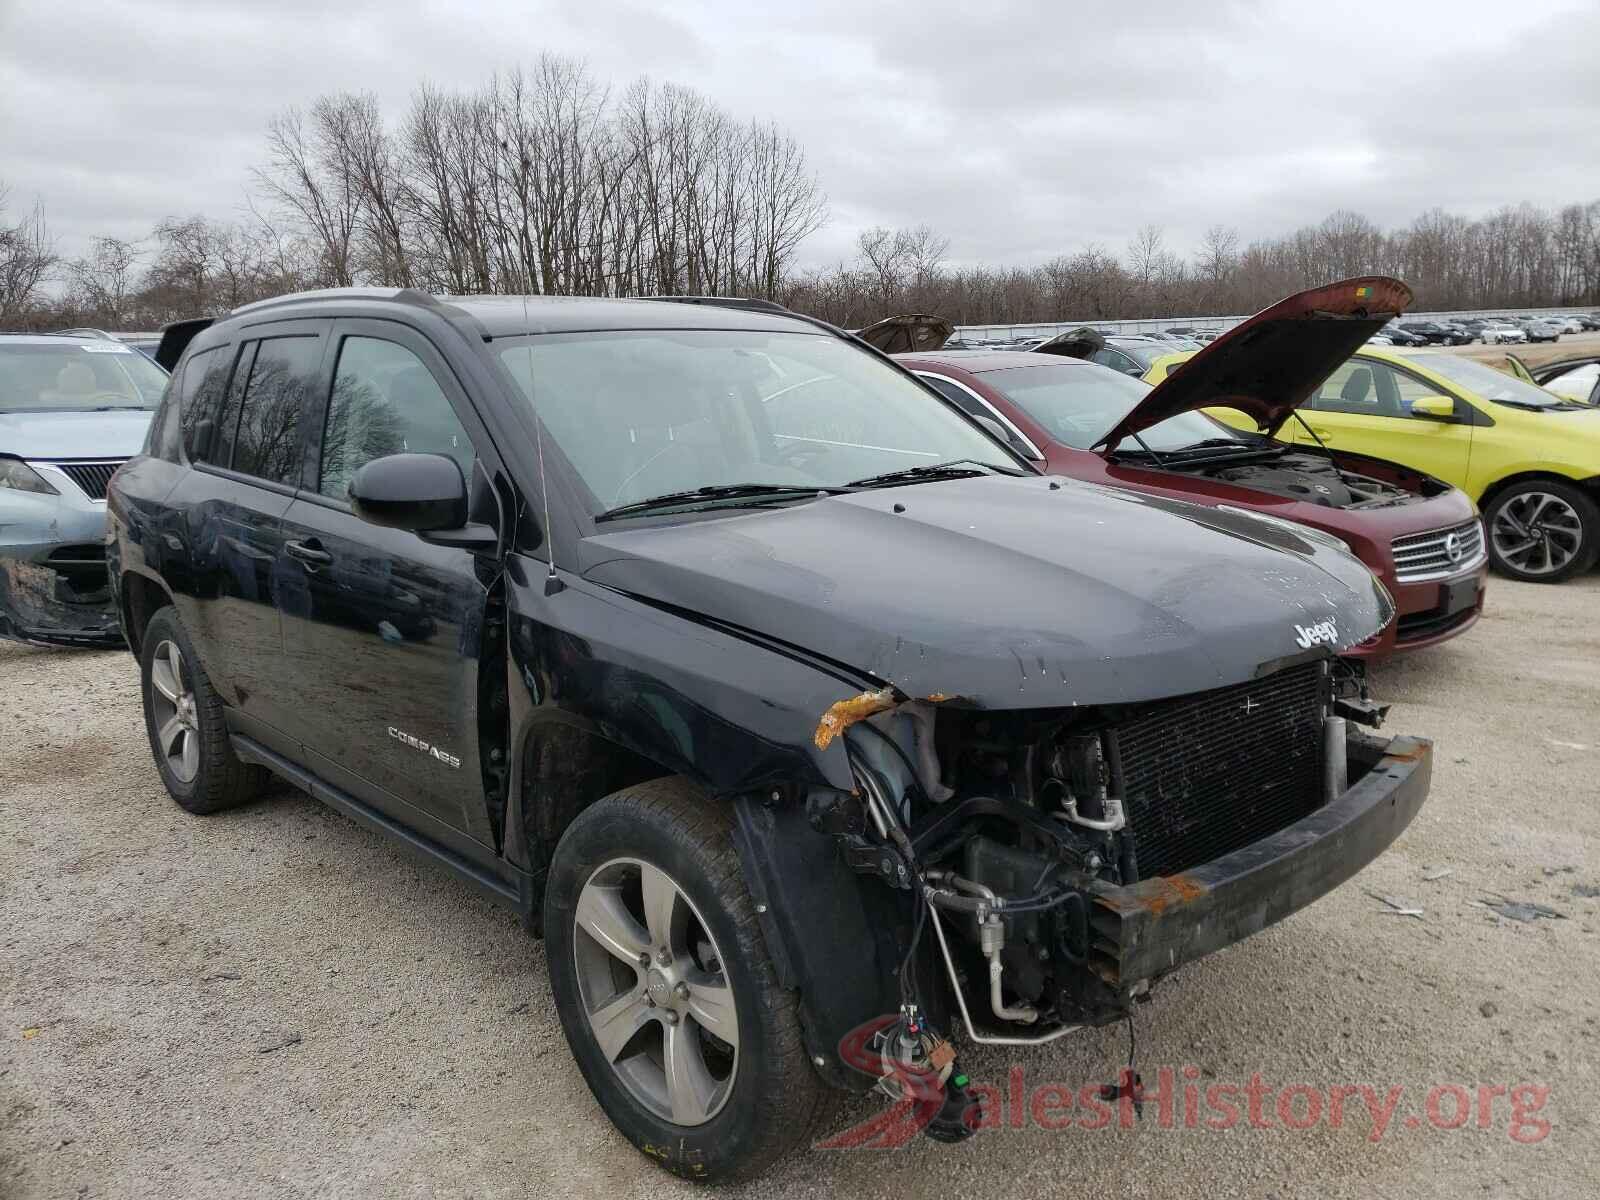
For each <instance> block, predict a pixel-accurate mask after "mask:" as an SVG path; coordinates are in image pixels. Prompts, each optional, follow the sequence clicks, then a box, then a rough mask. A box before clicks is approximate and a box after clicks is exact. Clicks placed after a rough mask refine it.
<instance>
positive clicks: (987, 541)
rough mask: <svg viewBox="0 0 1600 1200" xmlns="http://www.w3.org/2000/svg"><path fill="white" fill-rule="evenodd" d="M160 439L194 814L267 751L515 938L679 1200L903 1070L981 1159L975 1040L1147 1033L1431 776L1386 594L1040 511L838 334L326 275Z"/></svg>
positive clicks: (1247, 532) (1263, 535)
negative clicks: (1381, 692) (1183, 988)
mask: <svg viewBox="0 0 1600 1200" xmlns="http://www.w3.org/2000/svg"><path fill="white" fill-rule="evenodd" d="M163 357H167V348H165V347H164V349H163ZM1011 357H1012V358H1013V359H1015V358H1018V357H1020V356H1017V355H1012V356H1011ZM1078 369H1080V370H1089V369H1090V368H1078ZM1130 382H1131V381H1130ZM153 428H154V432H153V434H152V437H151V443H150V448H149V452H148V453H147V454H144V455H141V456H139V457H137V458H135V459H134V460H133V461H131V462H130V463H128V464H127V465H126V466H124V467H123V468H122V469H121V470H120V471H118V473H117V475H116V477H115V480H114V481H113V484H112V491H111V502H110V511H111V521H112V533H113V540H112V542H111V550H110V560H109V561H110V564H111V570H112V577H113V579H114V580H115V581H116V593H117V599H118V604H119V611H120V612H121V614H122V619H123V621H124V625H125V628H126V632H127V636H128V640H129V644H130V646H131V647H132V649H133V651H134V653H135V655H136V656H137V662H138V666H139V678H140V688H141V694H142V696H143V701H144V706H145V714H146V728H147V732H148V734H149V741H150V745H151V750H152V753H153V756H154V759H155V764H156V770H157V771H158V773H159V775H160V778H161V779H162V781H163V782H164V784H165V785H166V787H167V790H168V791H169V792H170V794H171V795H172V797H173V799H174V800H175V801H176V802H177V803H178V804H179V805H180V806H181V807H183V808H185V809H187V810H189V811H191V812H197V813H205V812H214V811H216V810H219V809H223V808H227V807H230V806H232V805H236V804H239V803H241V802H243V801H245V800H247V799H249V798H250V797H252V796H254V795H255V794H256V792H257V790H258V788H259V787H260V785H261V783H262V779H263V774H264V770H269V771H272V772H275V773H277V774H278V775H280V776H282V777H283V778H284V779H287V780H290V781H292V782H293V783H295V784H296V785H298V786H300V787H302V788H304V789H306V790H307V791H309V792H310V793H311V794H312V795H314V796H315V797H317V798H318V799H320V800H322V801H323V802H325V803H327V804H329V805H332V806H333V807H335V808H336V809H338V810H340V811H342V812H344V813H347V814H349V815H350V816H352V817H354V818H355V819H357V820H360V821H363V822H365V823H367V824H369V825H370V826H372V827H373V828H375V829H377V830H378V831H380V832H383V833H385V834H387V835H389V836H392V837H395V838H396V839H397V840H398V841H399V842H400V843H401V844H404V845H406V846H407V847H409V848H410V849H412V850H413V851H416V852H417V853H419V854H421V855H423V856H424V857H426V858H428V859H430V860H432V861H433V862H435V863H437V864H439V865H441V866H443V867H445V868H446V869H448V870H452V871H454V872H456V873H457V874H458V875H459V876H461V877H462V878H463V879H465V880H467V881H468V882H469V883H471V884H472V885H473V886H475V887H476V888H478V889H479V890H480V891H482V892H483V893H484V894H486V895H487V896H489V897H490V898H492V899H494V900H496V901H499V902H501V903H503V904H505V905H506V906H508V907H509V908H511V909H512V910H514V911H515V912H517V913H519V914H520V915H521V916H522V918H523V919H524V920H525V921H526V922H527V924H528V925H529V926H530V927H531V928H532V929H533V930H535V931H536V932H538V931H542V935H543V936H544V938H545V939H546V941H547V947H546V953H545V961H546V963H547V964H548V969H549V972H550V983H551V991H552V994H553V1000H554V1005H555V1007H556V1009H557V1011H558V1013H559V1015H560V1019H561V1022H562V1026H563V1028H564V1030H565V1032H566V1035H567V1038H568V1040H569V1042H570V1044H571V1046H572V1049H573V1053H574V1056H575V1058H576V1059H577V1063H578V1067H579V1070H580V1071H581V1072H582V1074H583V1076H584V1078H585V1079H586V1080H587V1082H588V1084H589V1086H590V1087H591V1089H592V1090H593V1092H594V1094H595V1097H596V1099H597V1100H598V1102H599V1104H600V1106H601V1108H602V1109H603V1110H604V1111H605V1112H606V1113H607V1114H608V1115H609V1116H610V1117H611V1119H612V1120H613V1121H615V1123H616V1124H617V1126H618V1128H619V1129H620V1130H621V1131H622V1132H623V1133H624V1135H625V1136H627V1137H628V1138H629V1139H630V1140H632V1141H633V1142H634V1143H635V1144H637V1145H638V1146H640V1147H641V1148H642V1149H643V1150H644V1151H645V1152H646V1153H647V1154H648V1155H649V1156H650V1158H651V1160H652V1161H654V1162H656V1163H658V1164H659V1165H661V1166H663V1167H665V1168H667V1169H669V1170H671V1171H674V1172H676V1173H678V1174H680V1175H682V1176H685V1177H687V1178H690V1179H695V1180H714V1179H727V1178H731V1177H737V1176H740V1175H749V1174H752V1173H754V1172H756V1171H759V1170H760V1169H762V1168H763V1167H764V1166H766V1165H767V1164H769V1163H770V1162H772V1161H773V1160H774V1159H775V1158H777V1157H778V1156H779V1155H780V1154H782V1153H784V1152H786V1151H787V1150H789V1149H791V1148H794V1147H798V1146H801V1145H803V1144H804V1143H805V1141H806V1139H807V1137H808V1134H809V1133H810V1131H811V1129H812V1128H813V1126H814V1122H815V1119H816V1117H817V1115H818V1113H819V1111H820V1110H821V1109H822V1107H823V1102H824V1100H825V1097H826V1094H827V1093H828V1090H829V1085H833V1086H836V1087H842V1088H855V1089H858V1090H861V1091H866V1090H868V1089H870V1088H872V1087H873V1086H875V1085H876V1084H877V1083H878V1082H879V1080H880V1078H881V1072H880V1071H877V1070H871V1069H858V1068H870V1065H871V1064H872V1063H875V1062H883V1061H885V1056H887V1058H888V1059H889V1060H891V1061H894V1062H898V1063H900V1064H901V1066H903V1067H904V1069H905V1070H906V1071H912V1070H914V1071H917V1072H920V1073H921V1074H922V1076H923V1078H925V1079H927V1080H929V1081H931V1087H932V1088H933V1092H934V1096H935V1098H937V1097H939V1096H940V1094H941V1092H942V1097H943V1099H942V1102H941V1103H940V1107H939V1112H938V1113H937V1114H935V1115H934V1119H933V1120H932V1122H931V1123H930V1124H929V1126H928V1128H929V1131H930V1132H931V1133H932V1134H934V1135H935V1136H938V1137H941V1138H946V1139H953V1138H956V1137H960V1136H962V1135H964V1134H965V1133H969V1132H971V1131H972V1130H971V1126H970V1124H969V1123H968V1120H967V1118H969V1117H970V1116H971V1115H972V1114H973V1112H974V1104H975V1103H976V1101H975V1100H974V1098H973V1097H972V1096H971V1095H970V1093H968V1092H967V1090H966V1088H965V1080H964V1077H963V1076H961V1074H960V1073H959V1071H958V1070H956V1069H955V1063H954V1061H953V1052H952V1049H951V1046H950V1045H949V1044H948V1043H947V1042H946V1041H945V1037H946V1034H947V1033H948V1034H954V1033H955V1024H956V1022H957V1019H958V1018H957V1014H959V1021H960V1025H961V1027H962V1028H965V1029H966V1030H967V1033H968V1035H969V1036H977V1034H976V1027H975V1023H974V1021H973V1019H972V1017H971V1014H972V1013H973V1012H978V1013H981V1014H983V1015H982V1016H981V1018H979V1019H980V1020H981V1021H982V1022H983V1024H984V1025H985V1026H987V1027H988V1028H991V1029H999V1030H1004V1031H1005V1033H1006V1035H1007V1036H1011V1037H1015V1038H1019V1039H1021V1040H1024V1041H1033V1042H1045V1041H1049V1040H1052V1039H1054V1038H1056V1037H1059V1036H1063V1035H1065V1034H1067V1033H1069V1032H1070V1031H1071V1030H1072V1029H1074V1028H1075V1027H1077V1026H1080V1025H1083V1024H1097V1023H1104V1022H1109V1021H1116V1020H1120V1019H1123V1018H1125V1017H1126V1016H1127V1014H1128V1013H1129V1011H1130V1009H1131V1007H1132V1005H1133V1004H1134V1003H1135V1001H1136V999H1137V998H1138V997H1141V996H1144V995H1146V994H1147V993H1148V990H1149V988H1150V986H1151V985H1152V984H1153V983H1154V982H1156V981H1158V980H1159V979H1160V978H1161V977H1163V976H1165V975H1166V974H1168V973H1169V972H1171V971H1172V970H1174V969H1176V968H1178V967H1181V966H1183V965H1184V964H1185V963H1188V962H1192V961H1194V960H1196V959H1198V958H1200V957H1202V956H1204V955H1206V954H1208V953H1210V952H1211V951H1213V950H1216V949H1219V948H1221V947H1223V946H1225V945H1228V944H1230V943H1232V942H1235V941H1238V940H1239V939H1241V938H1243V937H1245V936H1247V935H1249V934H1250V933H1253V932H1255V931H1257V930H1259V929H1261V928H1263V927H1264V926H1267V925H1270V924H1272V923H1274V922H1275V921H1277V920H1278V919H1280V918H1282V917H1283V916H1285V915H1287V914H1288V913H1290V912H1292V911H1294V910H1296V909H1298V908H1300V907H1301V906H1303V905H1305V904H1308V903H1310V902H1311V901H1312V900H1314V899H1315V898H1316V897H1318V896H1319V895H1321V894H1323V893H1325V892H1327V891H1328V890H1330V889H1331V888H1333V887H1335V886H1337V884H1338V883H1340V882H1341V881H1343V880H1345V879H1347V878H1348V877H1349V876H1350V875H1351V874H1352V873H1354V872H1355V871H1356V870H1358V869H1359V868H1360V867H1361V866H1362V865H1363V864H1365V863H1366V862H1367V861H1369V860H1370V859H1371V858H1372V857H1374V856H1375V855H1376V854H1378V853H1380V852H1381V851H1382V850H1383V848H1384V847H1386V846H1387V845H1388V844H1389V843H1390V842H1391V841H1392V840H1393V839H1394V838H1395V837H1396V836H1398V835H1399V834H1400V833H1401V831H1403V830H1404V829H1405V828H1406V826H1407V825H1408V824H1409V822H1410V821H1411V819H1412V818H1413V816H1414V815H1415V814H1416V812H1417V810H1418V808H1419V806H1420V805H1421V803H1422V801H1423V798H1424V796H1425V794H1426V792H1427V788H1428V780H1429V773H1430V763H1431V747H1430V746H1429V744H1428V743H1427V742H1425V741H1421V740H1417V739H1412V738H1404V737H1401V738H1395V739H1393V740H1381V739H1378V738H1375V737H1372V736H1370V735H1367V734H1365V733H1362V732H1358V731H1354V730H1353V727H1351V726H1348V725H1347V724H1346V723H1347V722H1348V721H1352V720H1356V721H1365V722H1367V723H1369V724H1370V723H1372V722H1373V721H1374V720H1375V719H1376V718H1377V716H1378V713H1377V711H1376V710H1375V708H1374V706H1373V705H1372V704H1371V703H1370V702H1369V701H1367V700H1365V699H1364V698H1363V697H1362V696H1361V694H1360V688H1359V684H1358V682H1357V680H1356V677H1355V674H1354V673H1353V672H1352V671H1351V670H1350V669H1349V668H1347V666H1346V665H1345V664H1344V663H1343V661H1342V659H1341V658H1340V657H1339V656H1340V655H1343V654H1344V653H1346V652H1348V651H1350V650H1351V649H1353V648H1354V647H1356V646H1359V645H1360V644H1362V643H1364V642H1367V641H1368V640H1370V639H1372V638H1374V637H1377V636H1380V635H1381V633H1382V631H1383V630H1384V628H1385V627H1386V626H1387V625H1388V623H1389V622H1390V620H1391V619H1392V616H1393V606H1392V604H1391V602H1390V600H1389V597H1388V596H1387V595H1386V594H1385V592H1384V590H1383V588H1382V587H1381V586H1380V585H1379V584H1378V583H1377V582H1376V581H1375V580H1374V579H1373V577H1372V576H1371V574H1370V573H1369V572H1368V571H1367V569H1366V568H1365V567H1364V566H1362V565H1361V563H1360V562H1359V561H1358V560H1357V559H1356V558H1354V557H1353V556H1351V555H1350V554H1348V553H1347V552H1346V551H1345V550H1344V549H1343V548H1342V547H1340V546H1339V545H1338V544H1337V543H1336V542H1335V541H1334V540H1333V539H1331V538H1327V537H1325V536H1323V535H1321V534H1319V533H1316V532H1315V531H1313V530H1310V529H1306V528H1303V527H1299V526H1293V525H1289V524H1286V523H1282V522H1275V521H1270V520H1266V519H1263V518H1260V517H1257V516H1254V515H1252V514H1250V513H1247V512H1243V511H1238V510H1232V509H1224V508H1211V507H1203V506H1198V505H1194V504H1189V503H1183V502H1179V501H1168V500H1164V499H1162V498H1160V497H1156V496H1151V495H1144V496H1134V495H1132V494H1130V493H1127V492H1119V491H1116V490H1113V489H1107V488H1100V487H1094V486H1090V485H1084V484H1079V483H1077V482H1075V481H1071V480H1062V479H1054V478H1043V477H1041V476H1039V475H1037V474H1035V473H1034V472H1033V471H1031V470H1030V469H1028V466H1027V464H1026V463H1025V462H1023V461H1022V460H1021V459H1019V458H1017V457H1015V456H1014V455H1013V454H1012V453H1011V452H1010V451H1009V450H1008V449H1007V448H1006V447H1005V446H1004V445H1003V444H1001V443H1000V442H999V441H996V440H994V439H993V438H992V437H991V436H990V434H989V433H988V432H987V427H986V426H984V425H983V424H982V423H981V422H978V421H976V420H974V419H972V418H971V417H969V416H967V415H966V414H965V413H964V412H963V411H962V410H961V409H960V408H959V407H957V406H955V405H953V404H950V403H947V402H946V401H944V400H943V399H941V398H940V397H939V395H938V394H937V393H936V392H934V391H933V390H931V389H929V388H927V387H926V386H924V385H922V384H920V383H918V382H917V381H916V379H915V378H914V377H913V376H911V375H910V374H909V373H908V372H906V371H904V370H902V369H901V368H899V367H897V366H896V365H895V364H894V362H893V361H892V360H890V359H888V358H886V357H884V356H883V355H881V354H879V353H878V352H876V351H874V350H872V349H870V348H868V347H866V346H863V345H862V344H861V343H860V342H858V341H855V340H854V339H852V338H850V337H848V336H846V335H842V334H841V333H840V332H839V331H837V330H835V329H833V328H831V327H829V326H826V325H824V324H822V323H820V322H815V321H810V320H806V319H802V318H798V317H793V316H789V315H785V314H783V313H782V312H781V311H767V312H764V311H756V310H752V309H749V308H745V309H726V310H724V309H717V308H714V307H711V306H707V305H680V304H671V303H652V302H647V301H602V300H582V299H551V298H543V297H536V298H528V299H526V300H524V299H522V298H517V297H503V296H496V297H489V298H476V299H473V298H452V299H450V300H447V301H446V300H438V299H434V298H431V297H424V296H422V295H420V294H419V293H416V292H413V291H387V292H377V291H371V290H365V289H363V290H360V291H332V292H320V293H310V294H307V295H303V296H297V297H287V298H284V299H281V300H275V301H268V302H264V303H261V304H256V305H250V306H247V307H245V308H242V309H239V310H237V311H235V312H234V313H233V314H232V315H231V316H229V317H228V318H226V319H224V320H221V321H219V322H217V323H216V324H214V325H210V326H209V327H208V328H204V329H203V330H201V331H200V332H198V333H197V334H195V335H194V337H193V340H192V342H191V343H190V344H189V346H188V348H187V350H186V352H185V354H184V357H183V359H182V361H181V363H180V364H179V366H178V368H177V373H176V376H175V382H174V385H173V387H172V388H171V390H170V391H169V393H168V397H167V401H166V403H165V404H164V405H163V406H162V408H161V410H160V412H159V413H158V415H157V417H156V421H155V425H154V427H153ZM235 429H236V430H237V433H236V434H234V435H233V436H230V432H231V431H233V430H235ZM936 577H938V578H940V579H942V582H941V583H940V585H939V586H928V585H927V581H929V580H930V579H934V578H936ZM396 613H400V614H403V615H404V616H405V617H406V619H407V620H410V621H412V622H413V626H412V627H413V629H414V630H415V632H412V633H407V632H405V630H403V629H396V628H395V625H397V624H398V622H397V621H395V620H394V616H393V614H396ZM419 614H426V615H427V616H428V617H429V618H430V620H429V621H428V622H427V623H426V624H423V623H421V622H420V621H418V620H417V617H418V616H419ZM372 883H373V884H374V886H375V887H376V888H378V891H375V892H374V896H377V895H379V894H381V887H379V885H381V880H377V879H374V880H373V881H372ZM253 902H254V903H256V904H258V905H259V904H260V903H268V904H270V903H271V901H270V897H269V898H267V899H265V900H263V899H262V898H260V897H256V898H254V900H253ZM1091 922H1092V924H1091ZM376 952H380V953H381V948H380V949H379V950H378V951H376ZM523 965H524V964H523V963H522V960H521V959H520V958H519V959H518V960H517V961H516V962H515V963H513V964H505V965H504V966H503V967H502V968H499V969H516V970H521V969H523ZM412 967H413V964H411V963H409V962H408V963H406V964H405V968H406V969H408V970H409V969H411V968H412ZM486 969H489V970H495V969H497V967H496V965H495V964H486ZM1222 969H1224V970H1226V969H1227V968H1226V966H1225V965H1224V966H1223V968H1222ZM441 1053H443V1052H441ZM934 1063H937V1064H938V1065H937V1066H933V1065H932V1064H934ZM1118 1065H1119V1066H1120V1063H1119V1064H1118ZM944 1068H950V1072H951V1073H947V1074H944V1075H941V1074H940V1071H941V1070H942V1069H944ZM525 1099H526V1101H527V1104H526V1105H524V1107H525V1108H526V1109H527V1111H529V1112H533V1111H534V1109H535V1108H536V1107H537V1100H538V1098H537V1097H526V1098H525ZM529 1106H531V1107H529Z"/></svg>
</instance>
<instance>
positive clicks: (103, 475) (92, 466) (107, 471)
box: [52, 458, 128, 500]
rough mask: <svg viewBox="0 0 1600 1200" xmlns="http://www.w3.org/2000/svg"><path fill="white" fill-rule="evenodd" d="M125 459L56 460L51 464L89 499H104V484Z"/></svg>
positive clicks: (108, 481)
mask: <svg viewBox="0 0 1600 1200" xmlns="http://www.w3.org/2000/svg"><path fill="white" fill-rule="evenodd" d="M127 461H128V460H127V459H125V458H117V459H107V460H106V461H104V462H58V463H53V464H52V465H53V466H55V467H56V468H58V469H59V470H61V471H63V472H64V473H65V474H66V476H67V478H68V479H70V480H72V482H73V483H75V484H77V485H78V487H79V488H80V489H82V491H83V494H84V495H85V496H87V497H89V499H91V500H104V499H105V498H106V486H107V485H108V484H109V483H110V482H111V476H112V475H113V474H115V473H116V470H117V468H118V467H120V466H121V465H122V464H123V463H125V462H127Z"/></svg>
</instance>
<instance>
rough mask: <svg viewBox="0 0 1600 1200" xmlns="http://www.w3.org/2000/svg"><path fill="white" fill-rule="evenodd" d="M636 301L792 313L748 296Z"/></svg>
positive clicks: (675, 297) (768, 302)
mask: <svg viewBox="0 0 1600 1200" xmlns="http://www.w3.org/2000/svg"><path fill="white" fill-rule="evenodd" d="M635 299H637V300H660V301H662V302H663V303H666V304H705V305H709V306H711V307H713V308H743V309H749V310H750V311H752V312H770V313H782V314H783V315H784V316H786V317H788V316H793V315H794V313H793V312H791V311H790V310H789V309H787V308H785V307H784V306H783V305H781V304H779V303H778V302H777V301H776V300H758V299H753V298H751V297H748V296H636V297H635Z"/></svg>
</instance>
